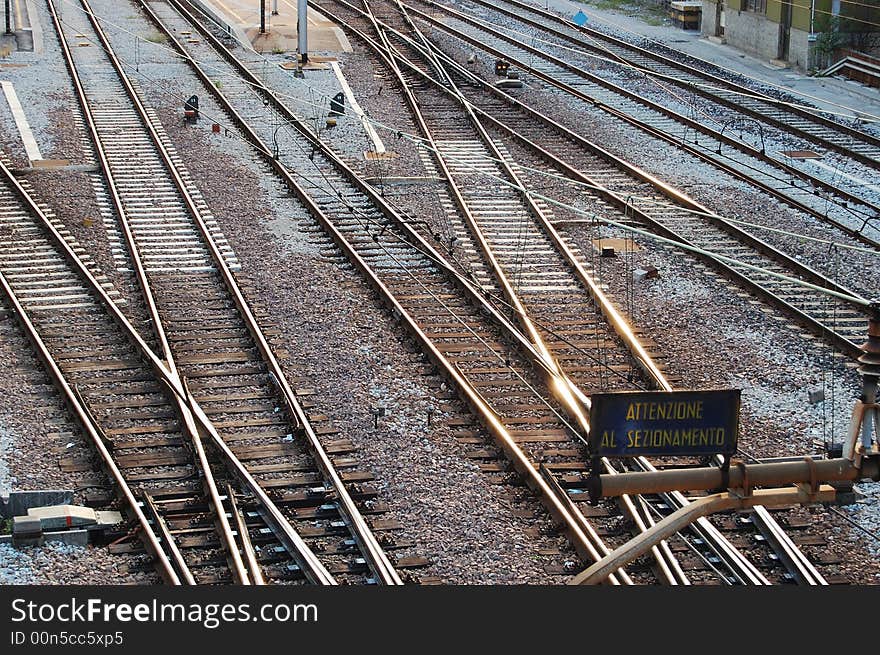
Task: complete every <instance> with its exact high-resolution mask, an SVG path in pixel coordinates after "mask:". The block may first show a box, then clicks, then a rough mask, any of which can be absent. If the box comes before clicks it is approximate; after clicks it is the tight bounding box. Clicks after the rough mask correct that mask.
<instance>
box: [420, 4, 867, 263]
mask: <svg viewBox="0 0 880 655" xmlns="http://www.w3.org/2000/svg"><path fill="white" fill-rule="evenodd" d="M415 2H417V3H418V4H419V6H421V7H422V8H421V9H420V8H418V7H415V6H413V4H412V3H408V4H406V5H405V6H406V8H407V10H408V11H410V13H411V14H412V16H413V17H416V18H418V19H420V20H423V21H425V22H426V23H428V24H429V25H432V26H433V27H436V28H437V29H439V30H441V31H442V32H444V33H445V34H446V35H447V36H448V37H450V38H452V39H453V40H455V41H458V42H459V43H462V44H464V47H465V48H466V49H468V50H472V49H473V48H477V49H478V50H482V51H484V52H486V53H488V54H489V55H490V56H491V57H499V58H504V59H506V60H507V61H509V62H510V63H511V64H513V65H514V67H515V68H517V69H518V70H520V71H521V75H520V76H521V79H522V80H523V81H524V83H526V84H527V85H529V86H535V87H538V88H549V89H553V90H555V91H556V92H561V93H562V94H564V95H565V96H568V97H570V98H573V99H574V100H575V101H578V102H582V103H586V104H587V105H588V106H589V107H591V108H595V109H597V110H599V111H601V112H603V113H605V114H608V115H611V116H613V117H614V118H615V119H617V120H620V121H622V122H624V123H626V124H627V125H630V126H633V127H635V128H637V129H638V130H640V131H642V132H644V133H646V134H648V135H649V136H650V137H652V138H656V139H659V140H660V141H663V142H665V143H666V144H672V145H674V146H675V147H676V148H679V149H681V150H683V151H685V152H687V153H689V154H691V155H693V156H695V157H697V158H698V159H700V160H702V161H704V162H706V163H709V164H710V165H712V166H713V167H714V168H716V169H720V170H722V171H724V172H725V173H726V174H729V175H731V176H733V177H734V178H736V179H739V180H742V181H744V182H747V183H748V184H750V185H752V186H754V187H756V188H758V189H760V190H761V191H763V192H765V193H768V194H770V195H771V196H773V197H774V198H776V199H778V200H781V201H782V202H784V203H785V204H787V205H789V206H791V207H794V208H796V209H798V210H800V211H803V212H805V213H807V214H809V215H811V216H813V217H815V218H817V219H819V220H822V221H824V222H827V223H829V224H831V225H834V226H836V227H838V228H839V229H842V230H845V231H847V232H848V233H850V234H851V236H852V237H853V238H856V239H858V240H859V241H861V242H862V243H865V244H868V245H871V246H872V247H875V248H876V247H877V246H878V243H880V229H878V228H880V224H878V223H877V221H878V216H880V212H878V207H877V205H876V203H875V201H874V200H873V199H872V198H871V196H870V195H868V196H864V197H863V194H862V192H863V191H865V190H866V189H867V188H868V187H869V186H870V185H867V183H865V182H858V183H855V182H852V181H850V182H849V183H848V184H850V185H852V186H851V188H842V186H841V184H840V182H839V180H842V179H846V178H845V177H844V176H840V175H837V174H836V173H834V177H835V179H836V181H835V182H834V183H831V182H829V181H828V180H827V179H825V178H824V177H823V176H821V175H818V174H816V173H815V172H810V171H809V170H802V169H801V168H797V167H796V166H794V165H793V164H792V163H791V162H788V161H783V160H780V159H776V158H773V157H771V156H770V155H769V154H768V152H767V147H766V143H765V142H764V140H763V133H762V132H759V134H758V135H757V136H756V137H755V139H756V142H757V143H756V144H750V143H746V142H745V141H743V140H741V139H737V138H735V137H734V136H732V134H731V133H732V132H733V130H731V131H727V130H726V129H725V128H724V127H723V126H716V125H711V124H709V123H707V122H706V121H705V119H704V120H698V119H697V118H692V117H691V116H689V115H685V114H684V113H682V112H680V111H676V110H674V109H670V108H667V107H664V106H662V105H660V104H658V103H657V102H655V101H653V100H651V99H648V98H646V97H643V96H642V95H639V94H638V93H636V92H633V91H630V90H627V89H624V88H623V87H620V86H619V85H617V84H614V83H612V82H609V81H608V80H606V79H604V78H602V77H600V76H598V75H595V74H593V73H590V72H589V70H588V68H589V66H588V65H587V64H585V63H584V62H581V61H576V60H575V59H574V58H573V55H571V53H570V52H568V51H566V52H565V58H563V57H562V56H557V55H556V54H554V51H553V48H552V47H548V46H544V47H535V45H532V44H530V43H528V42H526V39H525V37H523V38H519V37H516V36H511V35H510V34H508V33H507V32H505V31H504V30H502V29H499V28H498V27H497V26H495V25H494V24H492V23H491V22H488V21H485V20H481V19H476V18H473V17H471V16H470V15H468V14H464V13H462V12H460V11H457V10H455V9H452V8H450V7H449V6H447V5H443V4H438V3H434V2H431V0H415ZM438 10H439V14H437V11H438ZM753 120H754V119H751V118H750V119H748V121H753ZM759 137H760V139H759ZM780 147H783V146H780ZM772 149H773V147H772V146H771V148H770V150H772ZM805 166H814V164H805ZM853 179H856V178H853Z"/></svg>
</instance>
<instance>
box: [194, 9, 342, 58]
mask: <svg viewBox="0 0 880 655" xmlns="http://www.w3.org/2000/svg"><path fill="white" fill-rule="evenodd" d="M197 2H198V4H199V5H201V6H203V7H205V8H206V9H207V10H208V11H210V12H211V13H212V15H214V16H216V17H218V18H219V20H220V21H222V22H223V23H225V24H227V25H229V26H231V28H232V30H233V31H234V33H235V34H236V36H237V37H238V38H239V40H240V41H242V43H246V44H250V45H252V46H253V48H254V49H255V50H257V51H258V52H282V51H283V52H296V50H297V32H296V23H297V10H296V4H297V3H296V0H278V2H277V5H278V13H277V14H276V15H272V12H271V8H272V0H266V28H267V29H266V32H265V33H263V34H261V33H260V3H259V2H258V1H255V0H197ZM308 26H309V27H308V51H309V52H310V53H311V52H351V51H352V48H351V44H350V43H349V41H348V39H347V38H346V36H345V34H343V32H342V30H341V29H340V28H339V26H337V25H336V24H335V23H333V22H332V21H330V20H328V19H327V17H326V16H324V15H323V14H321V13H320V12H318V11H316V10H314V9H312V8H309V11H308Z"/></svg>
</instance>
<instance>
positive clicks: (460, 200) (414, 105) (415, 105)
mask: <svg viewBox="0 0 880 655" xmlns="http://www.w3.org/2000/svg"><path fill="white" fill-rule="evenodd" d="M363 2H364V6H365V8H366V14H367V16H368V18H369V20H370V21H371V22H372V24H373V27H374V30H375V32H376V34H377V35H378V37H379V38H380V39H381V40H382V42H383V46H384V48H385V50H384V52H383V51H382V49H381V47H380V46H379V45H377V44H375V43H374V42H373V41H372V40H371V39H368V37H367V36H366V35H365V34H363V33H361V32H358V31H357V30H355V29H354V28H353V27H352V26H351V25H347V29H349V31H352V32H354V33H356V34H358V36H359V37H360V38H361V39H362V40H365V41H366V42H367V43H368V44H369V45H370V46H371V47H372V48H373V49H374V51H375V52H376V53H377V55H378V56H380V57H381V58H382V59H383V61H384V62H385V64H386V66H388V67H389V68H390V69H391V70H392V71H393V72H394V74H395V76H396V77H397V79H398V81H399V83H400V85H401V89H402V91H403V93H404V96H405V97H406V99H407V104H408V106H409V108H410V112H411V114H412V116H413V118H414V119H415V121H416V123H417V124H418V125H419V128H420V130H421V132H422V134H423V136H424V137H425V138H426V139H427V140H428V141H429V143H430V144H431V145H432V153H433V155H434V161H435V162H436V163H437V165H438V166H439V167H440V170H441V171H442V175H443V177H444V179H445V180H446V183H447V187H448V189H449V191H451V193H452V195H453V197H454V199H455V203H456V205H457V206H458V208H459V211H460V212H461V214H462V215H463V216H464V217H465V219H466V221H467V223H468V225H469V227H470V230H471V233H472V234H473V236H474V238H475V239H476V240H477V242H478V243H479V245H480V250H481V252H482V253H483V257H484V258H485V259H486V261H488V262H489V264H490V267H491V269H492V270H493V272H494V275H495V278H496V280H497V281H498V283H499V284H500V285H501V287H502V289H503V290H504V295H505V297H506V298H507V300H508V302H509V303H510V304H511V306H512V307H513V308H514V310H515V312H516V315H517V318H518V319H519V322H520V325H521V326H522V327H523V328H524V329H525V330H526V331H527V333H528V334H529V338H530V339H531V342H532V344H533V345H534V346H535V348H536V349H537V350H538V351H539V352H540V353H541V354H542V355H543V356H544V357H545V358H546V359H547V360H548V361H550V362H552V364H553V372H552V373H551V372H547V374H548V375H547V377H548V378H549V380H548V381H549V383H550V384H551V386H553V385H554V383H556V382H558V381H560V380H561V381H563V382H564V384H565V385H566V386H568V387H569V388H571V387H572V384H571V381H570V380H569V379H568V377H567V376H566V375H565V374H564V372H563V370H562V368H561V367H560V365H559V362H558V361H557V360H556V359H555V358H554V357H553V354H552V353H551V352H550V349H549V348H548V347H547V345H546V343H545V342H544V339H543V337H542V336H541V334H540V333H539V332H538V330H537V328H536V327H535V325H534V323H533V322H532V320H531V319H530V318H529V316H528V313H527V312H526V309H525V307H524V306H523V304H522V302H521V300H520V299H519V295H518V294H517V293H516V291H515V290H514V289H513V285H512V284H511V283H510V280H509V279H508V277H507V274H506V273H505V271H504V270H503V269H502V267H501V265H500V263H499V262H498V260H497V259H496V257H495V255H494V252H493V249H492V246H491V245H490V244H489V242H488V240H487V239H486V236H485V234H484V233H483V230H482V228H480V226H479V224H478V222H477V219H476V217H475V216H474V215H473V213H472V212H471V210H470V207H469V205H468V204H467V201H466V200H465V198H464V196H463V194H462V192H461V189H460V188H459V185H458V184H457V182H456V181H455V179H454V177H453V175H452V172H451V171H450V169H449V167H448V166H447V165H446V160H445V158H444V157H443V156H442V154H441V152H440V149H439V147H438V145H437V143H436V141H435V140H434V138H433V136H432V132H431V129H430V128H429V127H428V124H427V121H426V120H425V118H424V116H423V114H422V111H421V109H420V105H419V102H418V101H417V100H416V98H415V94H414V93H413V92H412V89H411V88H410V86H409V85H408V84H407V82H406V80H405V79H404V76H403V73H402V72H401V71H400V68H399V67H398V66H397V59H398V58H399V56H398V55H397V54H395V52H394V51H393V49H392V46H391V44H390V42H389V41H388V39H387V37H386V35H385V33H384V31H383V30H382V29H381V28H380V27H379V24H378V22H377V19H376V17H375V15H374V14H373V12H372V10H371V9H370V7H369V4H368V2H367V0H363ZM323 11H324V13H325V14H326V15H327V16H328V17H330V18H331V19H334V16H333V15H332V14H330V13H328V12H326V10H323ZM404 15H405V14H404ZM411 26H412V24H411ZM412 27H413V28H414V29H415V27H414V26H412ZM415 31H416V33H418V34H420V32H418V30H417V29H415ZM420 36H421V34H420ZM421 40H422V43H423V45H424V46H425V47H426V49H427V52H426V53H425V55H426V56H427V57H428V59H429V61H430V62H431V63H432V64H433V65H434V66H435V68H436V70H437V72H438V74H440V75H443V76H444V78H445V82H446V85H448V87H451V88H450V92H451V93H453V94H456V93H457V89H455V85H454V82H453V81H452V79H451V78H450V77H448V76H446V75H445V70H444V68H443V65H442V64H441V63H440V62H438V61H437V60H436V59H432V58H431V53H432V52H433V51H432V50H430V49H429V48H428V46H427V43H426V40H425V39H424V37H423V36H422V37H421ZM469 119H470V121H471V123H472V124H473V125H474V127H475V128H476V129H477V130H478V134H479V135H480V138H481V139H482V140H483V143H484V144H486V143H487V142H489V139H488V135H487V134H486V133H485V131H484V130H483V129H482V126H480V125H479V124H478V122H477V121H476V117H475V116H473V114H472V113H470V112H469ZM492 150H493V152H494V153H495V155H496V156H498V157H499V158H500V157H501V153H500V152H498V150H497V148H494V147H493V149H492ZM505 170H506V171H507V172H509V173H512V171H511V170H510V168H509V166H507V165H506V164H505ZM528 202H529V210H530V211H532V212H533V215H534V214H538V215H541V211H540V209H539V208H538V207H537V206H536V205H535V204H534V202H533V201H532V200H531V199H528ZM563 402H564V404H565V406H566V408H567V411H568V413H569V415H571V416H573V417H574V418H576V420H577V421H578V422H579V424H580V425H581V427H582V428H583V429H585V430H588V429H589V426H588V424H587V422H586V417H585V416H584V414H583V408H582V407H581V406H580V405H579V403H578V401H577V396H575V395H574V393H572V392H567V393H565V394H563ZM539 472H541V473H542V474H543V478H544V479H545V480H547V481H548V484H550V486H551V488H552V489H553V491H554V492H555V495H556V498H558V499H559V500H560V502H562V503H563V504H564V506H565V507H566V508H567V509H568V510H569V512H570V513H571V514H572V516H574V517H575V519H576V520H577V522H578V525H579V526H580V527H581V529H582V530H583V531H584V532H585V534H587V535H588V536H589V537H590V538H591V539H593V543H594V546H595V548H596V550H597V552H599V553H602V552H607V550H608V548H607V546H605V543H604V541H603V540H602V539H601V538H600V537H599V535H598V534H597V533H596V532H595V530H594V529H593V528H592V526H591V525H589V522H588V521H587V520H586V518H585V517H584V516H583V514H582V513H581V512H580V510H578V509H577V507H576V506H575V505H574V503H572V502H571V500H570V499H569V498H568V496H567V495H565V494H562V495H560V494H559V492H558V488H557V487H558V485H556V484H555V479H553V478H552V476H549V475H548V472H547V471H546V470H545V469H543V468H540V467H539ZM628 501H629V498H628V497H627V498H625V499H623V500H622V502H623V503H624V506H627V507H631V505H632V503H631V501H630V502H629V505H627V502H628ZM631 516H632V517H633V519H634V520H635V519H637V515H636V514H635V513H632V514H631ZM653 554H654V556H655V557H656V560H657V562H658V567H659V569H660V571H661V572H662V573H664V574H666V573H667V572H668V571H669V566H667V564H666V562H664V561H663V555H662V554H661V550H660V549H655V550H654V551H653ZM666 580H667V581H668V582H670V583H674V582H675V578H674V577H673V576H672V575H666ZM622 581H625V582H626V583H627V584H629V583H631V580H629V578H623V579H622Z"/></svg>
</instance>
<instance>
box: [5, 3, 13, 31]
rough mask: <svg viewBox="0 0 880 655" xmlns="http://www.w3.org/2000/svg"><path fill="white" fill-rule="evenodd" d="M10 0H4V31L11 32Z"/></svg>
mask: <svg viewBox="0 0 880 655" xmlns="http://www.w3.org/2000/svg"><path fill="white" fill-rule="evenodd" d="M11 5H12V0H6V33H7V34H12V6H11Z"/></svg>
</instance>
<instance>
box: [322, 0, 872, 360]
mask: <svg viewBox="0 0 880 655" xmlns="http://www.w3.org/2000/svg"><path fill="white" fill-rule="evenodd" d="M335 5H336V6H337V7H340V8H345V9H346V10H347V13H346V15H345V16H344V20H346V21H352V20H355V19H356V16H357V14H358V12H357V11H356V10H355V8H354V7H353V6H352V5H350V4H349V3H347V2H346V1H345V0H335ZM328 11H329V10H328ZM360 19H361V20H364V17H363V15H361V16H360ZM397 34H398V40H397V41H395V44H396V45H397V47H401V48H404V47H406V44H405V43H404V42H403V41H402V39H403V35H400V33H399V32H398V33H397ZM391 36H392V37H394V34H393V33H391ZM438 58H439V59H442V54H438ZM443 63H444V65H446V66H447V67H449V69H450V71H451V75H452V76H453V78H454V79H455V81H456V83H457V84H458V86H459V90H460V92H461V94H462V96H463V98H464V100H466V101H467V102H468V103H470V106H471V107H472V108H473V111H474V113H475V114H476V115H477V116H479V117H480V119H481V120H485V121H486V126H487V128H489V127H491V128H492V129H493V132H492V136H491V138H492V139H497V140H498V141H499V142H505V143H507V144H509V145H508V147H510V148H513V147H514V146H517V147H519V148H521V149H522V155H524V156H526V157H528V159H527V160H526V161H521V159H522V155H521V156H520V158H519V159H520V163H521V165H520V166H519V169H518V176H519V178H520V181H521V182H522V181H525V182H527V183H528V184H527V185H526V186H527V187H528V188H530V189H531V190H532V191H533V193H535V194H536V195H541V190H542V188H543V186H544V183H545V182H546V180H545V179H542V176H541V175H540V174H538V173H536V171H545V172H547V173H550V174H553V175H556V176H560V177H566V178H569V179H571V180H574V181H576V182H580V183H581V184H582V185H585V187H586V188H580V189H577V190H576V191H577V195H576V198H578V199H579V200H583V199H584V198H587V197H590V204H592V205H593V206H595V207H598V209H597V213H600V215H603V216H605V217H616V220H617V221H619V222H621V223H632V224H634V225H638V226H639V227H642V228H647V229H650V230H651V231H653V232H656V233H659V234H660V235H662V236H664V237H667V238H670V239H672V240H674V241H677V242H679V243H683V244H686V245H689V246H694V247H697V248H700V249H702V250H703V251H705V252H709V253H718V254H720V255H721V256H722V257H726V258H728V259H725V260H722V261H718V260H714V259H713V258H712V257H711V256H708V257H706V258H705V261H706V262H707V263H709V264H711V265H713V266H714V267H716V268H717V269H718V270H719V271H720V272H721V273H722V274H723V275H725V276H726V277H728V278H730V279H732V280H733V281H734V282H736V283H737V284H738V285H740V286H741V287H742V288H743V290H744V291H745V292H747V293H748V292H751V293H755V294H757V295H759V296H760V297H762V298H764V299H765V300H766V301H768V302H769V303H770V304H772V305H774V306H775V307H777V308H778V309H780V310H781V311H782V312H783V313H784V314H786V315H788V316H792V317H794V320H796V321H797V322H798V323H800V324H801V325H803V326H805V327H807V328H808V329H810V330H811V331H812V332H813V333H814V334H816V335H817V336H820V337H821V338H823V339H829V340H831V341H832V342H833V343H835V345H836V346H837V347H838V348H840V349H841V350H842V351H843V352H845V353H847V354H850V355H852V356H858V355H859V354H860V353H861V350H860V349H859V347H858V345H857V344H858V342H859V341H860V340H861V338H862V337H863V335H864V333H865V328H866V326H867V315H866V313H865V306H866V304H867V303H866V302H862V303H857V304H854V303H851V302H848V301H846V300H838V299H834V298H828V297H827V296H826V295H824V294H823V293H822V292H820V291H813V290H810V289H806V288H803V287H800V286H799V285H798V284H796V283H793V282H792V280H786V279H782V278H779V277H775V276H774V274H779V275H784V276H787V277H790V278H797V279H800V280H804V281H806V282H809V283H810V284H813V285H816V286H819V287H823V288H828V289H832V290H834V291H837V292H840V293H842V294H844V295H845V296H849V297H853V298H857V297H858V295H857V294H855V293H853V292H852V291H850V290H848V289H846V288H844V287H841V286H840V285H838V284H836V283H835V282H834V281H833V280H831V279H829V278H827V277H825V276H824V275H822V274H820V273H818V272H816V271H814V270H812V269H810V268H808V267H806V266H804V265H803V264H801V263H800V262H798V261H796V260H794V259H793V258H792V257H790V256H788V255H786V254H785V253H783V252H780V251H779V250H777V249H776V248H773V247H772V246H770V245H769V244H767V243H765V242H763V241H761V240H759V239H757V238H756V237H754V236H753V235H751V234H749V233H748V232H746V231H745V230H743V229H741V228H739V227H738V226H736V225H734V224H732V223H730V222H728V221H726V220H724V219H723V218H722V217H720V216H717V215H715V214H713V213H712V212H711V211H709V210H708V209H707V208H705V207H703V206H702V205H700V204H698V203H696V202H694V201H693V200H692V199H690V198H688V197H687V196H686V195H684V194H682V193H681V192H679V191H677V190H676V189H674V188H672V187H669V186H668V185H666V184H664V183H662V182H660V181H659V180H656V179H655V178H652V177H650V176H648V175H647V174H645V173H644V172H643V171H641V170H639V169H638V168H636V167H635V166H633V165H631V164H629V163H628V162H626V161H624V160H621V159H620V158H617V157H614V156H613V155H611V154H610V153H608V152H607V151H604V150H603V149H601V148H600V147H598V146H597V145H595V144H593V143H592V142H590V141H588V140H587V139H585V138H583V137H581V136H579V135H577V134H576V133H574V132H572V131H570V130H568V129H566V128H564V127H563V126H561V125H559V124H557V123H554V122H553V121H551V120H549V119H546V118H544V117H542V116H541V114H540V113H539V112H537V111H535V110H533V109H531V108H530V107H528V106H527V105H525V104H524V103H521V102H518V101H516V100H515V99H511V98H510V97H509V96H507V94H505V93H503V92H501V91H499V90H497V89H494V88H493V87H491V85H489V84H487V83H485V82H483V81H482V80H480V79H479V78H478V77H477V76H475V75H473V74H472V73H470V72H469V71H468V70H467V69H465V68H464V67H462V66H458V65H457V64H456V63H455V62H453V61H451V60H448V59H447V60H444V61H443ZM410 72H411V74H412V75H419V72H418V69H416V68H412V69H410ZM421 75H422V78H421V79H420V80H419V81H418V82H414V84H424V83H427V82H430V80H431V78H430V77H429V76H427V75H425V74H424V72H422V74H421ZM433 84H434V85H435V87H436V88H435V93H439V94H440V95H441V96H443V95H445V96H447V98H446V100H445V102H446V103H449V102H453V103H457V102H458V101H457V100H454V99H453V100H450V99H449V98H450V97H452V94H451V93H450V92H449V91H448V90H446V87H445V86H443V84H442V83H439V82H437V81H436V80H434V81H433ZM437 102H438V103H440V102H441V101H440V100H438V101H437ZM424 104H428V105H429V106H430V104H431V103H423V105H424ZM438 106H444V105H443V104H438ZM441 120H442V119H441ZM441 129H446V128H445V127H441ZM459 141H460V143H466V142H467V141H466V140H459ZM472 141H473V139H471V142H472ZM451 157H452V160H453V162H452V163H453V165H454V166H458V167H459V168H460V169H464V171H463V172H465V173H470V174H475V175H477V177H479V178H480V179H479V182H480V183H481V184H486V183H487V181H489V183H490V184H491V183H492V181H493V180H501V179H502V178H503V175H502V174H499V172H498V171H494V170H492V168H493V166H494V164H493V160H497V159H498V158H499V157H500V154H499V153H490V152H482V153H477V155H476V156H474V154H473V152H471V153H468V152H466V151H462V152H460V153H458V154H452V155H451ZM609 165H610V167H609ZM481 166H482V167H483V169H484V170H482V171H480V170H479V167H481ZM501 183H502V182H499V184H501ZM633 198H638V199H640V200H633ZM549 210H552V207H551V208H546V206H545V208H542V209H541V210H540V211H543V212H547V211H549ZM520 213H522V212H521V211H520ZM574 218H576V219H577V218H578V217H577V216H575V217H574ZM549 220H550V222H553V220H552V219H549ZM581 220H584V219H581ZM566 225H569V226H573V225H577V223H570V224H567V223H565V222H564V221H559V230H560V233H561V238H562V239H563V240H565V239H566V229H565V228H566ZM523 242H528V243H529V244H530V245H531V244H533V243H536V242H535V241H534V239H529V238H528V235H526V236H525V237H524V238H523ZM568 243H569V242H568V241H566V244H568ZM513 252H514V254H515V253H516V252H517V250H516V249H514V251H513ZM581 256H583V255H582V254H581ZM597 263H598V264H601V260H599V261H598V262H597V261H596V260H595V259H593V260H592V261H590V262H586V261H585V262H583V264H584V265H586V266H588V267H589V266H594V265H596V264H597Z"/></svg>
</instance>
